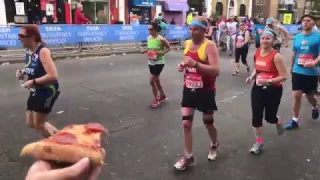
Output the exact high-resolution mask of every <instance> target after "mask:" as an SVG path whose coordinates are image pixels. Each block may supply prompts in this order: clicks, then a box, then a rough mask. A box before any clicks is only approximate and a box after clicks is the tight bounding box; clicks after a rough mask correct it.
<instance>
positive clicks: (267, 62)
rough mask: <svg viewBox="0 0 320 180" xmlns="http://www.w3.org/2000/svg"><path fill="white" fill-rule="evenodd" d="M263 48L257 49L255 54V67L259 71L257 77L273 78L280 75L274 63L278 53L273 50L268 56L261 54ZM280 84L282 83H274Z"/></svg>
mask: <svg viewBox="0 0 320 180" xmlns="http://www.w3.org/2000/svg"><path fill="white" fill-rule="evenodd" d="M260 51H261V49H258V50H257V51H256V54H255V55H254V67H255V69H256V71H257V73H258V74H257V79H273V78H276V77H278V76H279V72H278V70H277V67H276V65H275V64H274V56H275V55H276V54H277V51H276V50H273V51H271V52H270V53H269V54H268V55H267V56H264V57H261V56H260ZM274 85H275V86H280V85H281V83H277V84H274Z"/></svg>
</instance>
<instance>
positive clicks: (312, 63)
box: [303, 61, 317, 68]
mask: <svg viewBox="0 0 320 180" xmlns="http://www.w3.org/2000/svg"><path fill="white" fill-rule="evenodd" d="M316 65H317V61H312V62H306V63H304V65H303V67H306V68H313V67H315V66H316Z"/></svg>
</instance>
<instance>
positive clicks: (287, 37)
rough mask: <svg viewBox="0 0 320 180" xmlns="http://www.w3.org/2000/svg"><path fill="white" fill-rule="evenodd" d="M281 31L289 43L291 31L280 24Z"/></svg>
mask: <svg viewBox="0 0 320 180" xmlns="http://www.w3.org/2000/svg"><path fill="white" fill-rule="evenodd" d="M279 31H280V32H281V33H282V34H283V35H284V41H285V43H286V44H288V41H289V37H290V34H289V32H288V31H287V30H286V29H285V28H284V27H281V26H279Z"/></svg>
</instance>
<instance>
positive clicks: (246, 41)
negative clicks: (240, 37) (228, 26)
mask: <svg viewBox="0 0 320 180" xmlns="http://www.w3.org/2000/svg"><path fill="white" fill-rule="evenodd" d="M249 41H250V33H249V31H246V33H245V34H244V42H243V44H247V43H248V42H249Z"/></svg>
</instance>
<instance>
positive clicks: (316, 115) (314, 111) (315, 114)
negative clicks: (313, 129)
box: [312, 107, 319, 120]
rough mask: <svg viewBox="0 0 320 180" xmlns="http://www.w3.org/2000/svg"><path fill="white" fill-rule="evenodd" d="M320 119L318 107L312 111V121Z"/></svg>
mask: <svg viewBox="0 0 320 180" xmlns="http://www.w3.org/2000/svg"><path fill="white" fill-rule="evenodd" d="M318 117H319V109H318V107H316V108H313V109H312V119H314V120H317V119H318Z"/></svg>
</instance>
